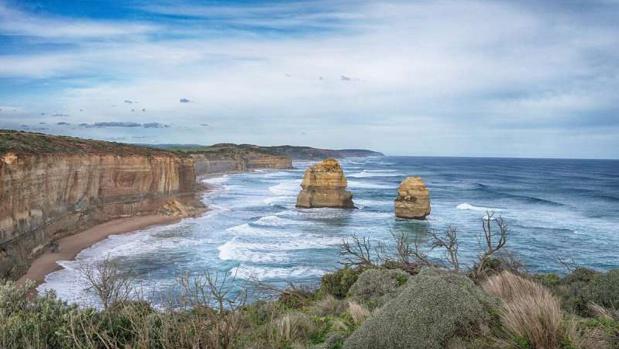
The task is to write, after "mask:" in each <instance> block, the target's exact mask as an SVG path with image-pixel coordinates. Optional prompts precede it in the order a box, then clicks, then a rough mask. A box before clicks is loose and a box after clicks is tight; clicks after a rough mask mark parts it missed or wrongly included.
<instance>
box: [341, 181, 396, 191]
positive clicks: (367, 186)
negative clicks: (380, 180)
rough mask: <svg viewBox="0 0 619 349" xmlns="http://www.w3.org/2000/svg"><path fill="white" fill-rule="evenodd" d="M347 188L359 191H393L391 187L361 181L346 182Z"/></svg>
mask: <svg viewBox="0 0 619 349" xmlns="http://www.w3.org/2000/svg"><path fill="white" fill-rule="evenodd" d="M348 187H349V188H359V189H394V190H395V188H392V187H391V186H388V185H383V184H375V183H368V182H361V181H348Z"/></svg>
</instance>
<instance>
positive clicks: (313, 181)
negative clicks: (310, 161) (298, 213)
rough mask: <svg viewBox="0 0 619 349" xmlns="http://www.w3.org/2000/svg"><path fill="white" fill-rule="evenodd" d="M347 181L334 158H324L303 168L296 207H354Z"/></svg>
mask: <svg viewBox="0 0 619 349" xmlns="http://www.w3.org/2000/svg"><path fill="white" fill-rule="evenodd" d="M347 185H348V182H347V180H346V177H345V176H344V171H343V170H342V168H341V167H340V164H339V163H338V162H337V160H335V159H326V160H323V161H321V162H319V163H317V164H316V165H313V166H310V167H309V168H308V169H307V170H305V174H304V176H303V182H302V183H301V188H302V190H301V192H300V193H299V196H298V197H297V207H300V208H313V207H334V208H354V207H355V205H354V204H353V202H352V193H351V192H349V191H346V186H347Z"/></svg>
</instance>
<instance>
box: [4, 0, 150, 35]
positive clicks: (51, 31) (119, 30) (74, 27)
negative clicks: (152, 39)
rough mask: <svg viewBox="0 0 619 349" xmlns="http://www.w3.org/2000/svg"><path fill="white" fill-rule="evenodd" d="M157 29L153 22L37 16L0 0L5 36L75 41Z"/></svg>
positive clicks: (142, 32)
mask: <svg viewBox="0 0 619 349" xmlns="http://www.w3.org/2000/svg"><path fill="white" fill-rule="evenodd" d="M155 29H156V27H155V26H153V25H151V24H142V23H120V22H118V21H114V22H111V21H93V20H77V19H70V18H63V17H42V16H35V15H32V14H28V13H26V12H23V11H20V10H18V9H16V8H11V7H9V6H7V5H6V4H4V3H3V2H0V33H2V34H4V35H15V36H31V37H37V38H46V39H65V40H74V39H93V38H111V37H118V36H131V35H136V34H145V33H149V32H153V31H154V30H155Z"/></svg>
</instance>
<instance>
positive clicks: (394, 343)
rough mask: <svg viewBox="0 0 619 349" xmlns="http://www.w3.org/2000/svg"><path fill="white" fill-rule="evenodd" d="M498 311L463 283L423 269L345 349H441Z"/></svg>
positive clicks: (464, 280)
mask: <svg viewBox="0 0 619 349" xmlns="http://www.w3.org/2000/svg"><path fill="white" fill-rule="evenodd" d="M496 306H497V302H496V300H495V299H493V298H491V297H490V296H488V295H486V294H485V293H484V292H483V291H482V290H481V289H480V288H479V287H477V286H475V284H474V283H473V282H472V281H471V280H470V279H468V278H467V277H466V276H462V275H459V274H454V273H446V272H437V271H433V270H431V269H429V268H424V269H423V270H422V271H421V272H420V273H419V274H418V275H416V276H414V277H412V278H411V279H410V280H409V281H408V283H407V285H406V286H404V289H403V290H402V292H401V293H400V294H399V295H398V296H397V297H396V298H394V299H392V300H391V301H389V302H388V303H387V304H385V305H384V306H383V307H382V308H380V309H378V310H377V311H376V313H375V314H374V315H373V316H372V317H371V318H370V319H368V320H367V321H366V322H365V323H364V324H363V325H362V326H361V327H360V328H359V329H358V330H357V331H355V332H354V333H353V334H352V335H351V336H350V337H349V338H348V339H347V340H346V342H345V344H344V348H350V349H353V348H354V349H362V348H368V349H383V348H384V349H392V348H393V349H396V348H408V349H415V348H420V349H421V348H423V349H433V348H436V349H439V348H444V347H445V345H446V344H447V342H448V341H449V340H450V339H451V338H453V337H459V336H465V337H466V336H469V335H472V334H474V333H476V332H478V331H480V328H481V325H482V324H484V323H486V322H488V321H489V320H490V319H491V311H492V309H493V307H496Z"/></svg>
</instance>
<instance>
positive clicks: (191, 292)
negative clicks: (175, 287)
mask: <svg viewBox="0 0 619 349" xmlns="http://www.w3.org/2000/svg"><path fill="white" fill-rule="evenodd" d="M235 280H236V274H231V273H229V272H220V271H209V270H207V271H205V272H204V273H203V274H202V275H199V276H196V277H191V276H189V275H188V274H184V275H182V276H181V277H179V278H178V283H179V285H180V286H181V304H183V305H186V306H191V307H193V308H194V310H196V311H197V312H198V313H199V314H201V316H203V317H204V318H205V319H207V321H208V323H206V324H205V326H204V327H205V328H203V329H202V330H203V331H204V334H203V335H204V337H205V338H204V339H203V341H205V342H206V343H207V345H206V347H207V348H223V349H227V348H231V347H233V343H234V339H235V338H236V337H237V336H238V334H239V332H240V330H241V328H242V317H241V314H240V311H239V310H240V309H241V308H242V307H243V306H244V305H245V304H246V301H247V293H246V292H245V291H243V290H238V289H235V286H234V282H235Z"/></svg>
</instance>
